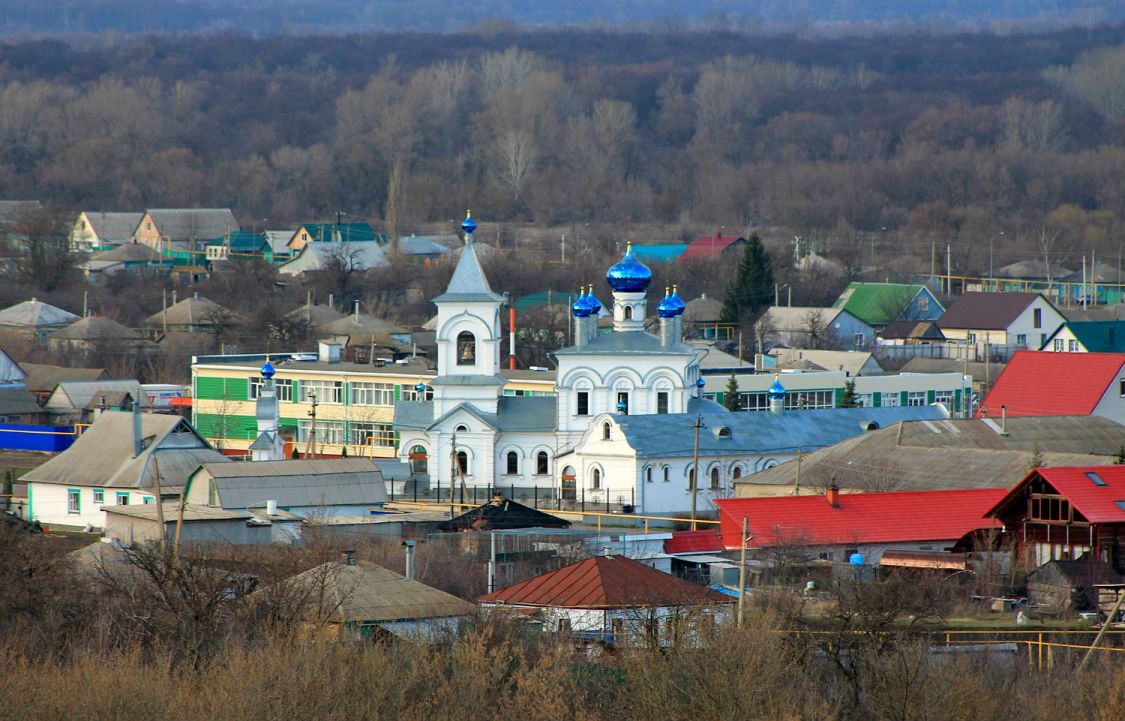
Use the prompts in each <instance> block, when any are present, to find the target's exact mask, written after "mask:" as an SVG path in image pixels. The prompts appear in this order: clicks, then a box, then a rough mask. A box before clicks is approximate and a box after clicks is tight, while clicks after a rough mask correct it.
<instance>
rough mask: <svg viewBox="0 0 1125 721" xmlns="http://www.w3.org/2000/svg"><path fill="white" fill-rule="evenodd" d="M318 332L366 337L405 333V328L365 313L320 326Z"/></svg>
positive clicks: (344, 317)
mask: <svg viewBox="0 0 1125 721" xmlns="http://www.w3.org/2000/svg"><path fill="white" fill-rule="evenodd" d="M320 330H321V331H323V332H325V333H333V334H336V335H346V336H367V337H370V336H374V335H390V334H392V333H396V334H397V333H405V332H406V329H405V328H403V327H401V326H398V325H395V324H394V323H392V322H391V321H389V320H386V319H385V318H376V317H375V316H373V315H369V314H367V313H360V314H359V316H358V317H357V316H356V315H355V314H354V313H353V314H351V315H346V316H343V317H342V318H337V319H336V320H334V321H332V322H330V323H328V324H326V325H323V326H320Z"/></svg>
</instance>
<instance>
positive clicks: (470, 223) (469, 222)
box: [461, 210, 477, 236]
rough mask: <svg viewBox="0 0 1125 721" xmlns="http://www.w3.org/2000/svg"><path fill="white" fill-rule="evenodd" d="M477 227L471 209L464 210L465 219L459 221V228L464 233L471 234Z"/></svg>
mask: <svg viewBox="0 0 1125 721" xmlns="http://www.w3.org/2000/svg"><path fill="white" fill-rule="evenodd" d="M476 229H477V222H476V221H475V220H473V213H472V211H469V210H466V211H465V219H464V220H463V221H461V230H462V232H464V233H465V235H468V236H472V234H473V231H475V230H476Z"/></svg>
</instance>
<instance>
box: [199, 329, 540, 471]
mask: <svg viewBox="0 0 1125 721" xmlns="http://www.w3.org/2000/svg"><path fill="white" fill-rule="evenodd" d="M268 358H269V359H270V360H271V362H272V363H273V365H274V367H275V368H276V375H275V377H274V381H275V383H276V385H277V395H278V402H279V405H280V409H281V423H280V427H281V432H282V435H283V436H285V437H286V439H287V440H288V442H289V444H290V445H289V450H290V452H292V450H293V448H294V446H295V447H296V450H297V451H298V452H299V453H300V454H301V455H305V454H309V453H315V454H316V455H318V456H322V455H323V456H340V455H343V454H344V453H345V452H346V453H347V455H348V456H369V457H376V458H392V457H394V456H395V448H396V441H397V436H396V434H395V432H394V430H393V429H392V427H391V424H392V421H393V420H394V404H395V402H396V401H401V400H423V399H425V398H429V397H431V396H432V393H433V391H432V389H430V387H429V386H430V383H431V382H432V381H433V379H434V378H435V377H436V375H437V374H436V372H435V371H434V370H433V369H432V368H431V367H430V365H429V364H428V363H426V362H424V361H423V360H421V359H415V360H412V361H409V362H399V363H386V364H384V365H380V364H378V363H379V362H378V361H376V363H375V364H371V363H350V362H347V361H345V360H340V359H339V354H338V353H335V354H334V353H331V352H329V351H326V352H324V353H319V354H318V353H277V354H272V355H270V356H268ZM266 359H267V356H266V354H263V353H257V354H243V355H226V356H196V357H195V358H194V359H193V362H192V393H193V409H192V414H193V415H192V420H193V423H194V424H195V426H196V427H197V428H199V430H200V433H202V434H203V435H204V436H206V437H207V438H208V439H210V440H211V442H212V443H213V444H214V445H215V447H216V448H219V449H221V450H222V451H223V452H225V453H233V454H240V453H243V452H248V449H249V447H250V444H251V443H253V442H254V439H255V438H256V437H257V422H256V419H255V402H256V401H257V399H258V390H259V389H260V387H261V383H262V380H261V374H260V370H261V367H262V364H263V363H264V362H265V361H266ZM501 376H502V377H503V378H504V381H505V386H504V388H503V394H504V395H507V396H547V395H554V392H555V374H554V373H553V372H549V371H532V370H504V371H502V372H501ZM419 383H422V384H423V385H425V386H426V391H425V392H424V396H425V398H419V396H418V392H417V391H416V390H415V387H416V386H417V385H418V384H419ZM314 400H315V405H316V410H315V413H316V416H315V419H314V417H313V415H312V414H313V402H314ZM314 426H315V435H314V434H313V432H312V431H313V429H314Z"/></svg>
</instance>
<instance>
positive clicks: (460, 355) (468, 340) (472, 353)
mask: <svg viewBox="0 0 1125 721" xmlns="http://www.w3.org/2000/svg"><path fill="white" fill-rule="evenodd" d="M476 363H477V339H476V336H474V335H473V334H472V333H470V332H469V331H467V330H463V331H461V332H460V333H458V334H457V365H459V366H471V365H476Z"/></svg>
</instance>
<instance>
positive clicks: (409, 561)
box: [402, 541, 415, 581]
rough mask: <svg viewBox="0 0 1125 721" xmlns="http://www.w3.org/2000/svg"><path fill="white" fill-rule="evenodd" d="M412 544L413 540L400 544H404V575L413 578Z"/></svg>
mask: <svg viewBox="0 0 1125 721" xmlns="http://www.w3.org/2000/svg"><path fill="white" fill-rule="evenodd" d="M414 544H415V541H403V542H402V545H404V546H406V577H407V578H408V579H409V580H411V581H413V580H414Z"/></svg>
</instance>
